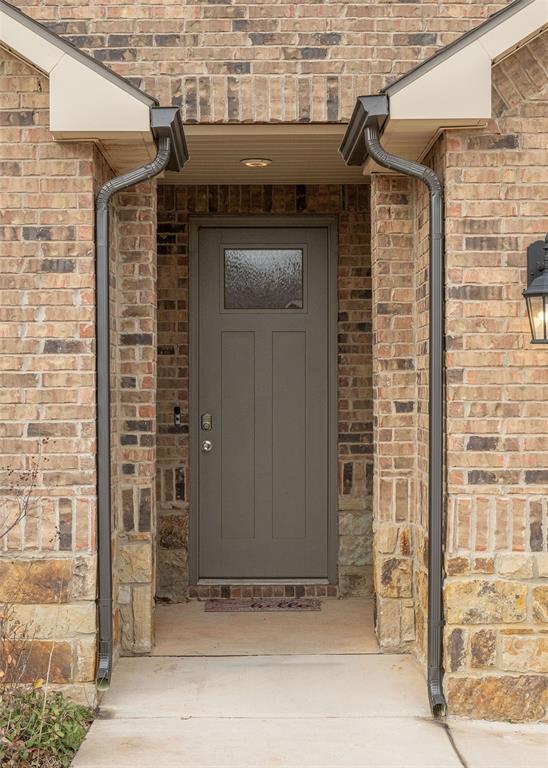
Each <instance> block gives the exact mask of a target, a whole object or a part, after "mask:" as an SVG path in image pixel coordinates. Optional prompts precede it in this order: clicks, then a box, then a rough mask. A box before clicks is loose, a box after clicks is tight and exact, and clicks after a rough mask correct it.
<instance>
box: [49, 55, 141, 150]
mask: <svg viewBox="0 0 548 768" xmlns="http://www.w3.org/2000/svg"><path fill="white" fill-rule="evenodd" d="M49 80H50V130H51V132H52V133H53V134H54V135H55V134H57V133H59V134H63V136H64V137H71V138H78V136H79V135H83V134H86V135H89V134H97V135H101V134H105V133H112V132H124V133H128V132H129V133H133V134H142V133H145V132H150V110H149V107H148V106H147V105H146V104H144V103H143V102H142V101H139V100H138V99H136V98H134V97H133V96H132V95H131V94H130V93H127V92H126V91H124V90H122V89H121V88H119V87H118V86H117V85H115V84H114V83H112V82H111V81H110V80H107V79H106V78H104V77H101V76H99V75H98V74H97V73H96V72H94V71H93V70H92V69H90V68H89V67H86V66H85V65H84V64H82V63H81V62H79V61H77V60H76V59H72V58H71V57H70V56H67V55H64V56H63V57H62V58H61V60H60V61H59V62H58V63H57V64H56V66H55V67H54V68H53V69H52V70H51V73H50V78H49Z"/></svg>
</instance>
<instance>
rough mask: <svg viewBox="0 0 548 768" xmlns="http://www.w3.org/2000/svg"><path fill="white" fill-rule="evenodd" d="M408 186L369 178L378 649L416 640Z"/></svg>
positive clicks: (398, 179)
mask: <svg viewBox="0 0 548 768" xmlns="http://www.w3.org/2000/svg"><path fill="white" fill-rule="evenodd" d="M412 188H413V187H412V183H411V182H410V181H409V180H408V179H405V178H403V177H399V176H391V175H375V176H374V177H373V182H372V202H371V212H372V282H373V413H374V422H373V424H374V438H373V444H374V459H375V461H374V483H373V499H374V502H373V508H374V546H373V550H374V577H375V591H376V599H377V619H376V624H377V627H376V628H377V636H378V639H379V642H380V644H381V646H383V647H385V648H390V649H393V650H396V649H402V648H406V647H407V646H408V645H409V644H410V643H411V642H412V641H413V640H414V638H415V622H414V612H413V552H412V531H411V522H412V519H413V510H414V503H415V469H416V446H415V443H416V434H417V425H416V397H417V390H416V372H415V336H414V301H415V295H414V261H413V226H414V225H413V210H412V196H411V192H412Z"/></svg>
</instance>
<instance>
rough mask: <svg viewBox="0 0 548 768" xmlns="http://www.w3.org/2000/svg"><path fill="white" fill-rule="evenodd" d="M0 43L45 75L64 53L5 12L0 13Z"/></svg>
mask: <svg viewBox="0 0 548 768" xmlns="http://www.w3.org/2000/svg"><path fill="white" fill-rule="evenodd" d="M0 43H1V44H2V45H5V46H6V48H9V49H10V50H11V51H13V52H14V53H15V54H16V55H17V56H19V57H20V58H22V59H25V61H28V62H29V63H30V64H32V66H34V67H36V68H37V69H39V70H41V71H42V72H44V74H46V75H49V73H50V72H51V70H52V69H53V67H54V66H55V65H56V64H58V63H59V61H60V60H61V59H62V58H63V56H64V55H65V54H64V53H63V51H62V50H61V49H60V48H58V47H57V46H56V45H53V44H52V43H51V42H50V41H49V40H46V39H44V38H43V37H40V36H39V35H37V34H36V33H35V32H33V31H32V29H29V27H26V26H25V25H24V24H21V23H20V22H19V21H18V20H17V19H13V18H12V17H11V16H8V15H7V14H6V13H0Z"/></svg>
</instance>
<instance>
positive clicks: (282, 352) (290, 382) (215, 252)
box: [194, 226, 329, 579]
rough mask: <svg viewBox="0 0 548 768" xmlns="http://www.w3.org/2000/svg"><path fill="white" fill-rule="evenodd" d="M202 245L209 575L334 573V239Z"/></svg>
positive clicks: (203, 236)
mask: <svg viewBox="0 0 548 768" xmlns="http://www.w3.org/2000/svg"><path fill="white" fill-rule="evenodd" d="M327 232H328V230H327V228H320V227H318V228H313V227H309V228H306V227H302V228H301V227H299V228H296V227H295V228H293V227H285V228H284V227H283V226H280V227H255V228H254V227H245V228H244V227H242V228H236V227H226V228H223V227H211V228H201V229H200V230H199V241H198V267H197V268H198V277H197V279H198V308H197V315H198V317H197V320H198V403H197V409H196V408H195V409H194V411H195V414H194V417H195V418H196V419H198V425H197V430H198V437H199V439H198V450H199V459H198V460H199V473H198V474H199V487H198V507H199V512H198V514H199V531H198V550H199V552H198V563H199V566H198V568H199V577H200V578H208V579H212V578H213V579H215V578H219V579H268V578H272V579H291V578H322V577H323V578H325V577H327V574H328V562H327V560H328V555H327V550H328V547H327V534H328V506H329V500H328V476H329V468H328V235H327Z"/></svg>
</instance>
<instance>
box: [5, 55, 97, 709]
mask: <svg viewBox="0 0 548 768" xmlns="http://www.w3.org/2000/svg"><path fill="white" fill-rule="evenodd" d="M0 72H1V76H0V168H1V174H0V253H1V257H2V258H1V261H0V264H1V267H0V268H1V272H2V279H1V290H0V306H1V310H0V312H1V335H2V345H1V346H2V356H1V359H0V362H1V370H0V391H1V404H0V423H1V429H0V453H1V455H2V460H1V466H2V470H1V472H2V494H1V496H2V499H1V502H0V526H2V528H1V530H4V531H5V530H6V528H8V527H11V530H10V531H9V534H8V535H7V536H3V537H2V538H0V601H2V602H8V603H9V602H13V601H15V602H16V603H18V605H17V606H16V608H15V610H16V615H17V617H18V618H19V619H20V620H21V621H22V622H23V623H28V624H29V633H30V635H31V636H32V637H34V638H35V639H34V641H33V643H32V645H31V649H32V653H31V660H30V661H29V663H28V665H27V669H26V675H27V677H29V678H35V677H45V676H46V671H47V666H48V659H49V657H50V654H51V675H50V679H51V680H52V681H53V682H54V683H55V684H60V683H65V682H74V683H75V684H77V687H78V689H79V692H80V695H84V694H87V695H89V696H90V697H91V698H92V697H93V695H94V694H93V686H92V685H91V684H90V681H92V680H93V676H94V664H95V563H96V561H95V556H94V554H93V553H94V551H95V387H94V369H95V357H94V266H93V249H94V245H93V188H94V166H95V164H94V153H93V149H92V147H91V145H86V144H80V145H78V144H71V143H68V144H58V143H55V142H54V141H53V140H52V138H51V136H50V134H49V131H48V109H47V107H48V81H47V79H46V78H45V77H43V76H42V75H41V74H39V73H37V72H36V71H35V70H33V69H31V68H30V67H29V66H27V65H26V64H24V63H22V62H21V61H20V60H18V59H16V58H15V57H14V56H12V55H11V54H10V53H8V52H6V51H5V50H4V49H2V48H0ZM34 464H35V465H36V467H37V469H36V473H35V474H36V482H35V483H33V487H32V489H31V492H30V494H28V493H25V492H24V488H25V487H27V486H28V485H29V480H28V476H26V479H25V473H28V472H29V470H32V466H33V465H34ZM10 470H11V473H10ZM21 493H23V498H28V500H29V504H28V512H27V514H26V516H24V517H23V518H22V519H21V520H20V521H19V522H16V521H17V518H18V515H19V511H20V509H21V506H20V504H21ZM14 523H16V524H15V525H14ZM12 526H13V527H12ZM74 692H75V693H76V691H74Z"/></svg>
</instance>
